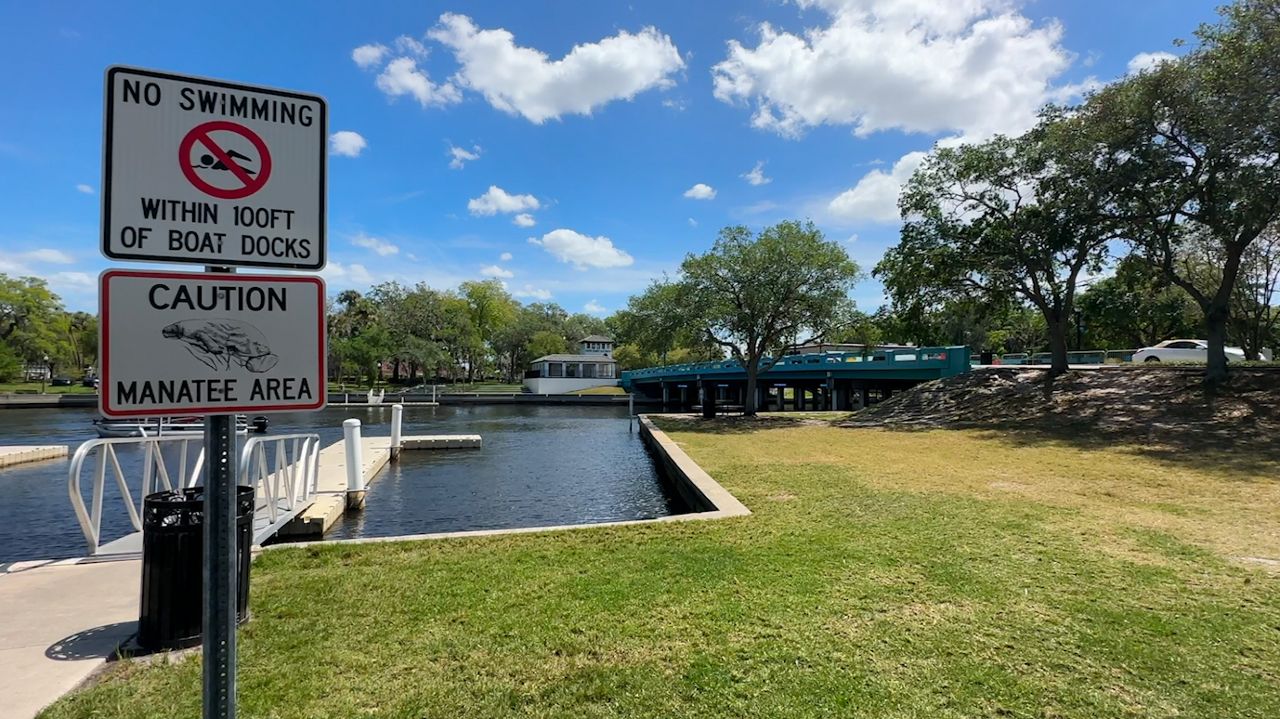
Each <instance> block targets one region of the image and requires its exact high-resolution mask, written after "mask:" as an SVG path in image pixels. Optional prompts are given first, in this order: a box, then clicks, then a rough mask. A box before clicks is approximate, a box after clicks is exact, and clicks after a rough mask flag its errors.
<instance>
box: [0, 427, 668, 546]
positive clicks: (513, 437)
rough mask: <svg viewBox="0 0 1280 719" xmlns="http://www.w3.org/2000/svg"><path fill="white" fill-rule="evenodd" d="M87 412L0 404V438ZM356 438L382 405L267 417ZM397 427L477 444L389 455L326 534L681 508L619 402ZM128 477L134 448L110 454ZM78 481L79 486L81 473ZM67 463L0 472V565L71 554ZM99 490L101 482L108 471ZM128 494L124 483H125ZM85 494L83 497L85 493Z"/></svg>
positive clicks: (326, 436)
mask: <svg viewBox="0 0 1280 719" xmlns="http://www.w3.org/2000/svg"><path fill="white" fill-rule="evenodd" d="M94 416H95V413H94V412H93V411H91V410H76V409H47V410H44V409H31V410H0V444H66V445H69V446H70V447H71V450H72V451H73V452H74V451H75V447H76V446H77V445H78V444H79V443H80V442H83V441H85V440H87V439H90V438H92V437H96V436H97V435H96V434H94V433H93V430H92V428H91V426H90V421H91V420H92V419H93V417H94ZM348 417H356V418H358V419H360V420H361V422H362V423H363V424H364V427H365V433H366V434H367V435H387V434H390V421H391V410H390V408H389V407H388V408H377V409H365V408H341V409H329V410H325V411H323V412H315V413H297V414H279V415H271V433H273V434H284V433H288V432H299V431H307V432H316V433H318V434H319V435H320V436H321V438H322V439H323V444H324V445H326V446H327V445H328V444H331V443H332V442H335V441H337V440H339V439H341V438H342V427H341V425H342V420H343V419H346V418H348ZM404 433H405V434H406V435H413V434H480V435H483V437H484V448H483V449H479V450H476V449H456V450H423V451H410V452H404V453H402V454H401V458H402V459H401V461H399V462H397V463H395V464H393V465H390V466H389V468H388V469H387V470H385V471H383V473H382V474H381V475H380V476H379V477H378V478H377V480H376V481H375V482H374V484H373V485H372V486H371V487H370V489H369V494H368V498H367V504H366V508H365V510H364V511H363V512H360V513H357V514H353V515H348V516H347V517H346V518H345V519H344V520H343V521H342V522H340V523H339V524H338V525H336V526H335V527H334V529H333V531H331V532H330V534H329V535H327V537H328V538H352V537H377V536H393V535H398V534H417V533H424V532H447V531H457V530H465V529H496V528H505V527H532V526H539V525H546V524H579V523H585V522H599V521H610V520H622V519H640V518H647V517H659V516H665V515H668V514H673V513H677V512H680V511H684V509H683V508H682V507H681V506H680V504H679V500H678V499H673V498H672V497H671V496H670V495H669V494H668V493H667V491H666V489H665V487H664V486H663V484H662V482H661V480H660V479H659V477H658V475H657V472H656V470H655V468H654V465H653V463H652V461H651V460H650V457H649V454H648V452H647V451H646V450H645V448H644V445H643V444H642V443H641V442H640V439H639V437H638V435H636V434H634V433H631V432H628V421H627V416H626V409H625V408H621V407H619V408H614V407H535V406H523V405H520V406H511V405H489V406H458V407H406V408H405V416H404ZM121 465H122V467H123V468H124V470H125V472H126V473H128V474H129V475H130V476H132V477H135V478H136V477H138V476H139V475H140V469H139V468H140V467H141V453H140V452H137V453H133V454H128V453H121ZM81 481H82V483H83V485H84V487H85V488H86V489H87V488H88V487H89V486H90V482H91V480H90V472H89V471H88V469H86V471H85V472H84V476H83V478H82V480H81ZM66 482H67V461H66V460H56V461H49V462H39V463H35V464H28V465H20V466H18V467H11V468H8V469H0V562H10V561H16V560H21V559H48V558H56V557H73V556H83V555H84V554H85V553H86V551H85V543H84V537H83V535H82V534H81V533H80V526H79V524H78V523H77V522H76V519H75V514H74V513H73V512H72V510H71V503H70V501H69V500H68V498H67V490H66ZM107 482H108V488H109V489H111V488H112V485H111V482H112V480H111V479H110V473H108V480H107ZM133 486H134V491H135V492H136V491H137V489H136V486H137V485H136V480H135V481H134V483H133ZM86 501H87V499H86ZM128 531H130V527H129V524H128V518H127V516H126V514H125V510H124V506H123V503H122V501H121V499H120V497H119V495H118V494H117V493H115V492H114V491H108V492H107V493H106V494H105V500H104V503H103V528H102V534H103V541H110V540H111V539H115V538H117V537H119V536H122V535H123V534H125V533H127V532H128Z"/></svg>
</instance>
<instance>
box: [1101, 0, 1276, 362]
mask: <svg viewBox="0 0 1280 719" xmlns="http://www.w3.org/2000/svg"><path fill="white" fill-rule="evenodd" d="M1220 12H1221V15H1222V18H1221V21H1220V22H1219V23H1218V24H1216V25H1203V26H1201V27H1200V28H1199V29H1198V30H1197V31H1196V35H1197V37H1198V38H1199V41H1200V44H1199V46H1198V47H1196V48H1194V49H1193V50H1191V51H1190V52H1189V53H1187V54H1186V55H1185V56H1183V57H1182V58H1180V59H1176V60H1170V61H1167V62H1163V63H1160V64H1159V65H1157V66H1156V67H1155V68H1153V69H1151V70H1149V71H1146V72H1143V73H1140V74H1138V75H1136V76H1134V77H1130V78H1127V79H1125V80H1124V81H1121V82H1118V83H1115V84H1113V85H1111V86H1109V87H1107V88H1104V89H1103V90H1101V91H1099V92H1098V93H1096V94H1095V95H1094V96H1093V97H1091V98H1090V99H1089V100H1088V102H1086V103H1085V104H1084V106H1083V107H1082V108H1081V109H1080V112H1079V117H1078V127H1079V130H1080V132H1081V136H1089V137H1091V141H1092V142H1094V143H1095V144H1096V145H1097V146H1098V147H1099V148H1100V149H1101V152H1100V153H1098V157H1099V159H1100V160H1103V161H1105V162H1106V163H1107V164H1111V165H1114V166H1115V168H1116V169H1115V171H1114V173H1113V174H1114V175H1115V176H1117V177H1118V178H1119V179H1120V180H1121V182H1118V183H1113V184H1112V188H1113V196H1112V199H1111V202H1110V203H1109V206H1108V211H1109V214H1110V215H1111V216H1112V217H1113V218H1115V219H1116V220H1118V221H1120V222H1121V223H1123V225H1124V228H1125V234H1126V236H1127V237H1128V239H1129V240H1130V242H1132V244H1133V245H1134V247H1135V250H1136V251H1137V252H1138V253H1140V254H1141V255H1142V256H1144V257H1145V258H1146V259H1147V260H1148V261H1150V262H1151V263H1152V264H1154V265H1155V266H1156V267H1158V268H1160V269H1161V271H1162V272H1164V274H1165V276H1166V277H1168V278H1169V280H1170V281H1171V282H1173V283H1174V284H1176V285H1178V286H1179V287H1181V288H1182V289H1183V290H1185V291H1186V292H1187V294H1188V295H1190V296H1191V298H1192V299H1193V300H1194V301H1195V303H1196V304H1197V305H1199V307H1200V309H1201V311H1202V313H1203V315H1204V327H1205V338H1206V339H1207V340H1208V343H1209V366H1208V370H1207V371H1206V373H1205V382H1206V384H1207V385H1208V386H1210V387H1211V388H1212V387H1213V386H1214V385H1216V384H1218V383H1221V382H1222V381H1224V380H1225V379H1226V377H1227V360H1226V354H1225V352H1224V348H1225V345H1226V340H1227V331H1228V324H1229V320H1230V316H1231V300H1232V295H1233V292H1234V289H1235V285H1236V281H1237V279H1238V277H1239V275H1240V270H1241V264H1242V261H1243V259H1244V255H1245V253H1246V251H1247V250H1248V249H1249V247H1250V246H1251V245H1252V244H1253V243H1254V242H1255V241H1256V240H1257V239H1258V237H1259V236H1260V235H1261V234H1262V233H1263V232H1264V231H1265V230H1266V228H1267V227H1269V226H1270V225H1271V224H1272V223H1273V222H1274V221H1275V220H1276V218H1277V214H1278V213H1280V83H1277V81H1276V79H1277V77H1280V12H1278V11H1277V8H1276V4H1275V2H1274V0H1239V1H1238V2H1236V3H1235V4H1233V5H1228V6H1226V7H1224V8H1223V9H1222V10H1221V11H1220ZM1201 234H1203V235H1204V236H1205V237H1207V238H1208V241H1210V242H1211V243H1213V244H1214V245H1216V247H1217V249H1218V250H1219V252H1218V253H1217V254H1218V257H1219V259H1220V262H1221V265H1220V267H1219V270H1220V274H1219V275H1218V278H1217V281H1216V282H1215V283H1213V284H1212V285H1211V286H1207V287H1206V286H1201V285H1198V284H1197V283H1196V281H1195V278H1194V277H1192V276H1188V274H1187V272H1186V269H1187V267H1188V265H1187V264H1186V263H1185V262H1184V259H1185V256H1186V254H1187V251H1188V246H1189V244H1190V243H1191V242H1192V241H1193V239H1194V238H1195V237H1196V236H1197V235H1201Z"/></svg>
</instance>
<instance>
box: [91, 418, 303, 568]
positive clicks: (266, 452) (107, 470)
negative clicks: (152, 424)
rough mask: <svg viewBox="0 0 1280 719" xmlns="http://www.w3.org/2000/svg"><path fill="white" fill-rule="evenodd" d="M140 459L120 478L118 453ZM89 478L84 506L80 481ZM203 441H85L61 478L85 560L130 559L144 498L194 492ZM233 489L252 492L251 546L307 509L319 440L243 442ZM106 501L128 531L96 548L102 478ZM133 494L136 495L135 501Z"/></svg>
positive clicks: (292, 437)
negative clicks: (117, 507) (111, 493)
mask: <svg viewBox="0 0 1280 719" xmlns="http://www.w3.org/2000/svg"><path fill="white" fill-rule="evenodd" d="M133 451H140V452H141V453H142V471H141V475H140V476H138V475H137V474H136V473H135V474H134V476H133V477H130V476H128V475H129V473H126V472H125V470H124V469H123V468H122V466H121V462H120V457H121V453H128V452H133ZM86 468H87V469H88V472H89V474H90V475H91V486H90V487H89V496H88V503H87V504H86V501H85V499H86V497H85V494H86V491H85V488H84V486H83V485H82V482H81V478H82V476H83V475H84V474H85V472H86ZM203 469H204V437H203V435H201V434H196V433H183V434H174V435H161V436H142V437H122V438H106V439H93V440H89V441H88V442H85V443H84V444H82V445H80V447H79V448H78V449H76V451H75V454H74V455H73V456H72V458H71V466H70V468H69V469H68V471H67V493H68V495H69V496H70V498H71V507H72V508H73V509H74V510H75V514H76V519H77V520H78V521H79V523H80V530H81V531H82V532H83V533H84V538H85V543H86V544H87V546H88V550H89V555H90V556H99V557H102V556H113V555H136V554H139V553H141V551H142V502H143V499H144V498H145V497H146V496H147V495H149V494H151V493H152V492H159V491H163V490H172V489H178V488H187V487H195V486H199V485H200V484H202V482H201V478H202V476H203ZM237 469H238V470H239V471H238V473H237V474H236V478H237V481H238V482H239V483H240V484H242V485H252V486H253V487H254V489H255V490H256V504H255V507H254V514H253V543H254V544H261V543H262V542H264V541H266V540H267V539H269V538H270V537H272V536H273V535H274V534H275V533H276V532H278V531H279V530H280V529H281V528H282V527H284V525H285V524H287V523H288V522H289V521H290V520H291V519H293V518H294V517H296V516H297V515H298V514H300V513H301V512H302V511H303V510H304V509H306V508H307V507H308V506H310V505H311V504H312V502H313V501H314V500H315V496H316V481H317V478H318V475H319V472H320V435H318V434H285V435H272V436H265V437H263V436H259V437H250V438H248V440H247V441H245V442H244V445H243V448H242V449H241V451H240V461H239V465H238V467H237ZM108 475H110V476H111V478H112V480H113V481H114V485H115V488H116V492H115V494H117V495H118V497H112V498H111V499H112V500H113V501H119V502H121V503H122V504H123V505H124V506H123V507H122V508H121V509H123V510H124V511H125V512H127V514H128V518H129V525H130V526H131V527H132V531H131V532H129V533H127V534H125V535H124V536H123V537H120V538H118V539H114V540H111V541H108V542H105V543H104V542H103V541H102V516H103V503H104V501H106V499H107V486H108V485H107V477H108ZM135 490H136V493H135Z"/></svg>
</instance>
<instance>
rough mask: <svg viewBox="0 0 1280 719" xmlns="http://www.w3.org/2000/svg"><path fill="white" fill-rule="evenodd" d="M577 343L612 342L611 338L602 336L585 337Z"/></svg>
mask: <svg viewBox="0 0 1280 719" xmlns="http://www.w3.org/2000/svg"><path fill="white" fill-rule="evenodd" d="M578 341H579V342H613V338H612V337H605V336H604V335H587V336H586V337H583V338H582V339H580V340H578Z"/></svg>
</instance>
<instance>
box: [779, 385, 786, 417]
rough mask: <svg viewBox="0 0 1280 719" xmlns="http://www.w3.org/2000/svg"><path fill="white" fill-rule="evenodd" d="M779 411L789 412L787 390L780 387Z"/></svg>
mask: <svg viewBox="0 0 1280 719" xmlns="http://www.w3.org/2000/svg"><path fill="white" fill-rule="evenodd" d="M778 411H779V412H786V411H787V388H786V387H778Z"/></svg>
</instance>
